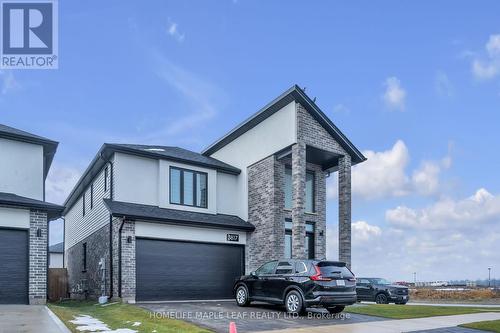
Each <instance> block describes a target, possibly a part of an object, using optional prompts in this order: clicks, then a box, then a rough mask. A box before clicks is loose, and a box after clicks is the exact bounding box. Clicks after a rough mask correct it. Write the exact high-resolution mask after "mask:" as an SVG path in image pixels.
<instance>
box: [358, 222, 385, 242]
mask: <svg viewBox="0 0 500 333" xmlns="http://www.w3.org/2000/svg"><path fill="white" fill-rule="evenodd" d="M351 228H352V229H351V231H352V238H353V241H354V242H362V241H368V240H370V239H372V238H374V237H379V236H380V235H381V234H382V229H380V227H378V226H375V225H370V224H368V223H367V222H366V221H357V222H353V223H352V225H351Z"/></svg>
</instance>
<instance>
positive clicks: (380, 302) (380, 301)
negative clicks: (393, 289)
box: [375, 293, 389, 304]
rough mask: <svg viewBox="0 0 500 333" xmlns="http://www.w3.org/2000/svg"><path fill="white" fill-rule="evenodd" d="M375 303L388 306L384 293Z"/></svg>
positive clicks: (379, 295) (376, 298) (378, 296)
mask: <svg viewBox="0 0 500 333" xmlns="http://www.w3.org/2000/svg"><path fill="white" fill-rule="evenodd" d="M375 303H377V304H387V303H389V302H387V296H386V295H385V294H384V293H380V294H378V295H377V297H375Z"/></svg>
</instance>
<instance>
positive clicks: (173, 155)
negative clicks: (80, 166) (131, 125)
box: [63, 143, 241, 214]
mask: <svg viewBox="0 0 500 333" xmlns="http://www.w3.org/2000/svg"><path fill="white" fill-rule="evenodd" d="M115 152H120V153H125V154H130V155H136V156H141V157H147V158H154V159H165V160H170V161H174V162H179V163H185V164H189V165H195V166H200V167H205V168H210V169H216V170H218V171H221V172H225V173H229V174H234V175H237V174H239V173H240V172H241V170H240V169H238V168H235V167H233V166H231V165H229V164H227V163H224V162H221V161H219V160H217V159H215V158H213V157H209V156H204V155H201V154H200V153H196V152H193V151H190V150H187V149H183V148H179V147H171V146H157V145H136V144H118V143H105V144H103V145H102V147H101V149H99V151H98V152H97V154H96V156H95V157H94V159H93V160H92V161H91V162H90V165H89V166H88V167H87V169H86V170H85V172H84V173H83V175H82V176H81V177H80V179H79V180H78V182H77V183H76V185H75V187H73V190H71V193H70V194H69V196H68V198H67V199H66V201H65V202H64V206H66V210H65V211H64V213H63V214H66V212H67V211H68V210H69V209H70V208H71V207H72V206H73V204H74V203H75V202H76V201H77V200H78V198H79V196H80V195H81V193H82V192H83V191H84V190H85V189H86V188H87V187H88V186H89V184H90V183H91V182H92V181H93V179H94V178H95V176H96V175H97V174H98V173H99V172H100V170H101V169H102V167H103V166H104V164H106V162H107V161H108V160H109V158H110V157H111V156H112V155H113V154H114V153H115Z"/></svg>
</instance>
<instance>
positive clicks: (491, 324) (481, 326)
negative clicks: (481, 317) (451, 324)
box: [460, 320, 500, 332]
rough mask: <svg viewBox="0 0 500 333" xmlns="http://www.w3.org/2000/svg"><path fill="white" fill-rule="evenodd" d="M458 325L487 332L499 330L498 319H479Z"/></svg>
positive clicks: (499, 321) (499, 323) (499, 322)
mask: <svg viewBox="0 0 500 333" xmlns="http://www.w3.org/2000/svg"><path fill="white" fill-rule="evenodd" d="M460 326H462V327H467V328H475V329H477V330H483V331H489V332H500V320H490V321H479V322H477V323H470V324H464V325H460Z"/></svg>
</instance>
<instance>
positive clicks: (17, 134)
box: [0, 124, 59, 179]
mask: <svg viewBox="0 0 500 333" xmlns="http://www.w3.org/2000/svg"><path fill="white" fill-rule="evenodd" d="M0 138H4V139H9V140H14V141H22V142H27V143H33V144H37V145H41V146H43V155H44V159H45V162H44V170H43V178H44V179H45V178H46V177H47V174H48V172H49V169H50V165H51V164H52V160H53V159H54V155H55V153H56V150H57V146H58V144H59V143H58V142H56V141H52V140H49V139H47V138H44V137H43V136H39V135H35V134H32V133H28V132H25V131H22V130H20V129H17V128H14V127H10V126H7V125H2V124H0Z"/></svg>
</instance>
